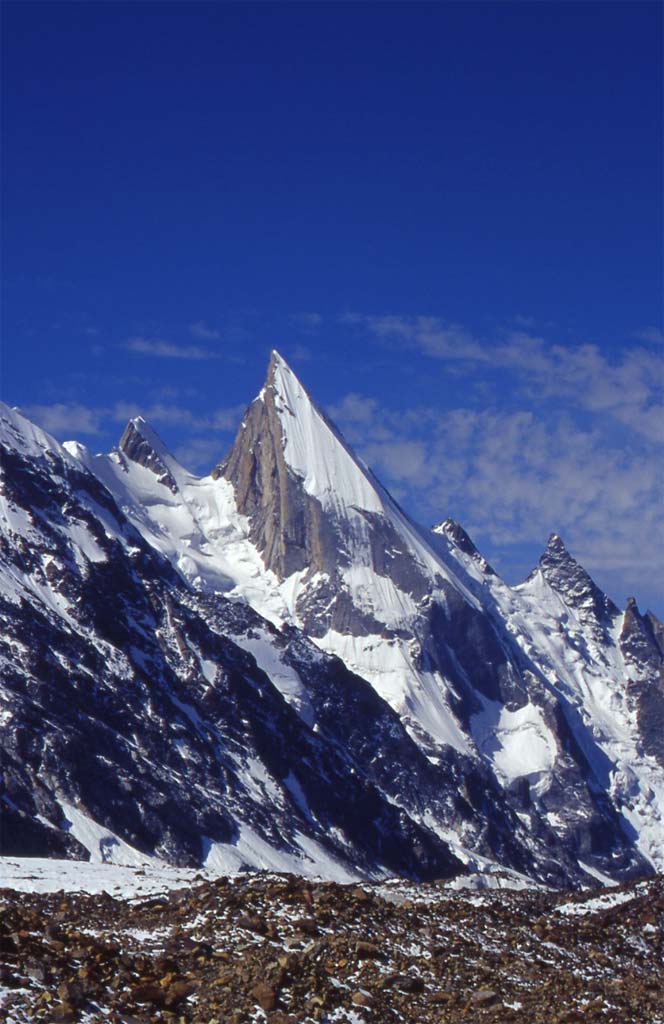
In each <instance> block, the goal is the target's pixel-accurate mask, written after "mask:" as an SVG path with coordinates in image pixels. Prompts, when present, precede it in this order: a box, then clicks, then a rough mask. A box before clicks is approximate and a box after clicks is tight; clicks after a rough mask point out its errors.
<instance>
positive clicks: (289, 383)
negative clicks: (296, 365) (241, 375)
mask: <svg viewBox="0 0 664 1024" xmlns="http://www.w3.org/2000/svg"><path fill="white" fill-rule="evenodd" d="M265 387H271V388H273V389H274V390H275V392H276V393H277V394H279V395H281V396H282V397H285V396H286V394H287V393H293V392H296V393H298V395H299V396H300V397H301V396H305V397H307V398H308V397H309V396H308V395H307V393H306V391H305V389H304V387H303V386H302V383H301V381H300V380H299V379H298V377H297V375H296V374H295V373H294V372H293V371H292V370H291V368H290V366H289V365H288V363H287V362H286V360H285V359H284V357H283V356H282V355H280V354H279V352H277V350H276V348H273V349H272V352H271V353H270V362H269V363H268V367H267V377H266V378H265Z"/></svg>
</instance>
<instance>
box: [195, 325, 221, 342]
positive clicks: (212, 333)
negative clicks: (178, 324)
mask: <svg viewBox="0 0 664 1024" xmlns="http://www.w3.org/2000/svg"><path fill="white" fill-rule="evenodd" d="M189 333H190V334H191V336H192V338H199V339H200V340H201V341H219V340H220V339H221V331H218V330H216V328H214V327H210V326H209V325H208V324H207V323H206V321H205V320H197V321H196V323H195V324H190V325H189Z"/></svg>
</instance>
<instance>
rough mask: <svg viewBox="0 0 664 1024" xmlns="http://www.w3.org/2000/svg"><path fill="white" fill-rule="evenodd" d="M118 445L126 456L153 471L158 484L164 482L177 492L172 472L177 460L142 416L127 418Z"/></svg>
mask: <svg viewBox="0 0 664 1024" xmlns="http://www.w3.org/2000/svg"><path fill="white" fill-rule="evenodd" d="M118 447H119V449H120V451H121V452H122V453H123V455H125V456H126V458H128V459H130V460H131V461H132V462H135V463H136V464H137V465H138V466H143V468H144V469H149V470H150V472H151V473H154V475H155V476H156V477H157V479H158V481H159V483H160V484H164V486H166V487H168V489H169V490H170V491H172V492H173V493H174V494H175V493H176V492H177V490H178V485H177V482H176V480H175V477H174V476H173V473H172V469H173V468H174V467H175V466H177V462H176V460H175V459H174V457H173V456H172V455H171V453H170V452H169V450H168V448H167V447H166V445H165V444H164V442H163V441H162V439H161V438H160V437H159V434H157V432H156V431H154V430H153V429H152V427H151V426H150V424H149V423H147V421H146V420H145V419H143V417H142V416H134V417H133V418H132V419H130V420H129V422H128V423H127V426H126V427H125V429H124V432H123V434H122V437H121V438H120V443H119V445H118Z"/></svg>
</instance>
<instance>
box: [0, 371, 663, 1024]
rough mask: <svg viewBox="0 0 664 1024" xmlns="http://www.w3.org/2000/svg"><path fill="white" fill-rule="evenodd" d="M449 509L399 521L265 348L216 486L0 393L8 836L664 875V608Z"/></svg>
mask: <svg viewBox="0 0 664 1024" xmlns="http://www.w3.org/2000/svg"><path fill="white" fill-rule="evenodd" d="M444 515H445V510H441V521H440V524H439V525H438V526H435V527H434V528H433V529H431V530H427V529H425V528H423V527H422V526H419V525H418V524H416V523H415V522H413V521H412V520H411V519H410V518H409V516H408V515H407V514H406V513H405V512H404V510H403V509H402V508H400V506H399V505H398V504H397V503H396V502H395V501H394V500H393V498H392V497H391V495H390V494H389V493H388V491H387V490H386V489H385V488H384V487H383V486H382V485H381V483H380V482H379V481H378V480H377V479H376V477H375V476H374V475H373V473H372V472H371V470H370V469H369V468H368V467H367V466H365V465H364V464H363V463H362V461H361V460H360V459H359V458H358V457H357V456H356V455H355V453H354V452H353V450H352V449H351V447H350V446H349V445H348V444H347V443H346V442H345V440H344V438H343V437H342V436H341V434H340V433H339V431H338V430H337V429H336V427H335V426H334V425H333V424H332V423H331V422H330V420H329V419H328V417H327V416H326V415H325V414H324V412H323V411H322V410H320V409H319V408H318V407H317V406H316V404H315V402H314V401H313V400H312V399H311V397H310V396H309V395H308V393H307V391H306V389H305V387H304V386H303V384H302V383H301V382H300V381H299V380H298V379H297V377H296V376H295V374H294V373H293V371H292V370H291V368H290V367H289V366H288V365H287V364H286V363H285V361H284V360H283V359H282V358H281V357H280V356H279V355H278V353H276V352H275V353H273V354H272V357H271V359H270V364H269V367H268V372H267V376H266V378H265V381H264V384H263V387H262V388H261V389H260V391H259V393H258V395H257V397H256V398H255V399H254V401H253V402H252V403H251V404H250V405H249V407H248V409H247V412H246V414H245V416H244V417H243V420H242V422H241V424H240V425H239V428H238V432H237V436H236V438H235V441H234V442H233V445H232V447H231V450H230V452H228V453H227V454H226V455H225V456H223V453H221V452H220V458H219V461H218V462H217V463H216V464H215V465H214V466H213V467H211V471H210V473H209V474H208V475H206V476H203V477H200V476H195V475H194V474H192V473H190V472H188V471H187V470H186V469H185V468H184V467H183V466H181V465H180V464H179V463H178V461H177V460H176V459H175V458H174V457H173V455H172V454H171V453H170V452H169V451H168V449H167V447H166V446H165V445H164V443H163V442H162V440H161V439H160V438H159V437H158V435H157V434H156V432H155V431H154V430H153V429H152V428H151V427H150V425H149V424H148V423H146V422H145V420H144V419H143V418H141V417H136V418H135V419H132V420H131V421H130V422H129V424H128V425H127V428H126V429H125V431H124V432H123V434H122V437H121V439H120V442H119V445H118V447H117V449H115V450H114V451H112V452H111V453H110V454H108V455H93V454H92V453H91V452H89V451H88V450H87V449H86V448H85V447H84V446H82V445H80V444H78V443H77V442H66V443H65V444H59V443H58V442H57V441H56V440H55V439H54V438H52V437H50V436H49V435H48V434H46V433H45V432H43V431H42V430H40V429H39V428H38V427H37V426H35V425H34V424H32V423H31V422H30V421H29V420H27V419H26V418H25V417H24V416H23V415H22V414H21V413H20V411H18V410H15V409H10V408H9V407H7V406H2V407H0V729H1V735H2V744H1V748H0V756H1V758H2V763H1V765H0V813H1V814H2V828H1V829H0V853H1V854H3V855H4V856H6V857H9V856H13V857H23V856H33V857H61V858H70V859H74V860H89V861H91V862H93V863H94V862H98V863H106V864H120V865H122V864H125V865H134V866H140V865H152V866H155V865H157V866H158V865H175V866H181V867H200V868H205V869H206V870H209V871H216V872H217V873H222V874H224V873H233V872H237V871H243V870H246V869H263V870H271V871H277V872H289V873H293V874H298V875H301V876H306V877H310V878H323V879H326V880H328V881H329V882H334V883H336V884H352V883H355V882H358V881H360V880H368V881H371V882H372V883H376V884H378V883H379V882H380V881H381V880H384V879H387V878H392V877H400V878H403V879H410V880H412V881H421V882H428V883H433V882H435V881H438V880H443V879H449V878H452V877H459V876H462V875H482V874H488V873H491V872H492V871H493V870H495V869H496V868H500V869H503V870H505V871H508V872H510V873H512V875H513V876H518V877H519V878H520V879H521V880H522V882H523V883H524V884H526V883H527V882H534V883H537V884H539V885H545V886H548V887H557V888H565V887H580V886H584V885H597V884H606V883H611V882H614V883H622V882H628V881H629V880H631V879H635V878H641V877H645V876H648V875H654V874H655V873H656V872H657V871H661V870H662V869H663V868H664V822H663V820H662V808H663V807H664V750H663V748H662V735H664V732H663V731H662V724H663V723H664V639H663V638H664V630H663V628H662V625H661V624H660V623H659V622H658V621H657V619H656V618H655V616H654V615H652V614H651V613H649V612H646V613H645V614H642V613H641V612H640V610H639V609H638V607H637V605H636V603H635V602H634V601H630V602H629V603H628V606H627V608H626V609H625V610H624V611H620V610H619V609H618V608H617V607H616V605H615V604H614V603H613V602H612V601H611V599H610V598H609V597H608V596H607V595H605V594H603V593H602V591H601V590H600V589H599V588H598V587H597V585H596V584H595V583H594V581H593V580H592V578H591V576H590V575H589V574H588V572H587V571H586V570H585V569H584V568H583V566H581V565H580V564H579V562H578V561H577V560H576V559H575V557H574V555H573V554H572V553H571V552H570V551H569V550H568V549H567V548H566V546H565V544H564V542H563V540H562V539H561V538H560V536H558V535H557V534H556V533H553V534H552V535H551V538H550V540H549V543H548V545H547V547H546V550H545V551H544V553H543V554H542V557H541V559H540V562H539V564H538V565H537V566H536V567H535V568H534V570H533V572H532V573H531V574H530V576H529V577H528V579H526V580H525V581H524V582H523V583H522V584H520V585H518V586H510V585H508V584H507V583H505V581H503V580H502V579H501V578H500V576H499V575H498V574H497V573H496V572H495V571H494V569H493V568H492V567H491V566H490V565H489V564H488V562H487V561H486V559H485V558H484V557H483V556H482V554H481V553H480V552H479V551H478V549H477V547H476V546H475V544H474V543H473V541H472V540H471V538H470V537H469V536H468V534H467V532H466V531H465V530H464V528H463V526H462V525H461V524H458V523H455V522H454V521H453V520H451V519H449V518H444ZM555 525H556V524H551V527H552V529H553V528H555ZM321 891H322V890H321ZM344 891H345V890H344ZM390 913H394V914H396V913H397V911H395V910H393V911H390ZM19 930H20V929H19ZM58 941H59V940H58ZM368 959H369V962H372V958H368ZM366 970H368V968H366ZM395 970H396V968H395ZM399 970H400V968H399ZM397 973H398V971H397ZM146 984H147V982H146ZM344 984H345V982H344ZM358 991H359V995H360V996H361V995H362V992H361V991H360V990H359V989H358ZM381 992H382V990H381ZM416 994H417V993H414V994H412V996H413V998H414V996H415V995H416ZM358 998H359V997H358ZM367 998H372V999H377V998H379V997H378V996H377V995H376V993H375V992H373V990H372V991H371V993H370V994H369V996H367ZM380 998H381V999H382V998H383V995H380ZM385 998H386V997H385ZM487 998H488V997H487ZM358 1005H359V1004H358ZM378 1005H382V1004H380V1003H379V1004H378ZM487 1005H488V1003H487ZM473 1012H474V1011H473Z"/></svg>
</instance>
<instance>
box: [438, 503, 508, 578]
mask: <svg viewBox="0 0 664 1024" xmlns="http://www.w3.org/2000/svg"><path fill="white" fill-rule="evenodd" d="M431 530H432V532H433V533H437V534H439V535H440V536H442V535H445V536H447V537H449V538H450V540H451V541H452V542H453V543H454V544H455V545H456V547H458V548H459V550H460V551H463V553H464V554H466V555H470V557H471V558H472V559H473V560H474V561H476V562H477V563H478V565H479V566H480V568H481V569H482V570H483V571H484V572H486V573H489V575H491V576H495V575H496V572H495V569H493V568H492V566H491V565H489V563H488V562H487V560H486V558H485V557H484V556H483V555H482V554H481V553H480V551H478V549H477V547H476V546H475V544H474V543H473V541H472V540H471V538H470V536H469V535H468V534H467V533H466V531H465V530H464V528H463V526H462V525H461V524H460V523H457V521H456V519H452V518H450V517H449V516H448V518H447V519H444V520H443V521H442V523H438V525H437V526H432V527H431Z"/></svg>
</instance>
